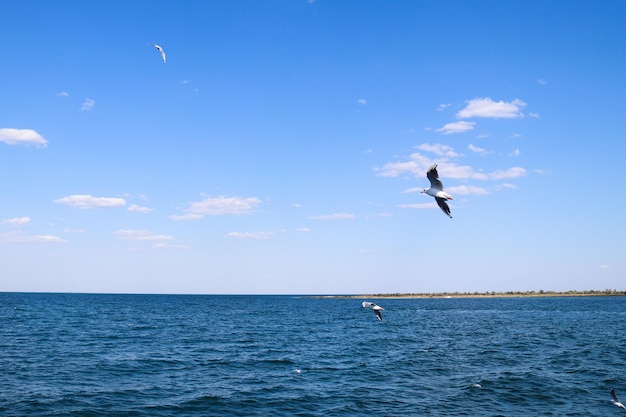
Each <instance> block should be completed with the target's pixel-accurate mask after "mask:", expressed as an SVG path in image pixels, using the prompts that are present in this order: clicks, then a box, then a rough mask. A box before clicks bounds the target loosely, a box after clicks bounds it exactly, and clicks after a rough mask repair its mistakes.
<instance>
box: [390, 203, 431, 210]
mask: <svg viewBox="0 0 626 417" xmlns="http://www.w3.org/2000/svg"><path fill="white" fill-rule="evenodd" d="M398 207H400V208H410V209H432V208H436V207H437V203H413V204H400V205H399V206H398Z"/></svg>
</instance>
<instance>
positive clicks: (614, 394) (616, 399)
mask: <svg viewBox="0 0 626 417" xmlns="http://www.w3.org/2000/svg"><path fill="white" fill-rule="evenodd" d="M611 397H613V400H612V401H613V404H615V405H616V406H618V407H619V408H623V409H624V410H626V406H624V404H622V403H621V402H620V400H619V398H617V394H616V393H615V388H611Z"/></svg>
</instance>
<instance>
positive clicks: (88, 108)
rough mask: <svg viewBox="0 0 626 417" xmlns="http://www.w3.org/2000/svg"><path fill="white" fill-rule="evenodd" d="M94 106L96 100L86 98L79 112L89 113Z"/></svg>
mask: <svg viewBox="0 0 626 417" xmlns="http://www.w3.org/2000/svg"><path fill="white" fill-rule="evenodd" d="M95 105H96V100H94V99H91V98H86V99H85V101H83V104H82V105H81V107H80V111H91V110H92V109H93V107H94V106H95Z"/></svg>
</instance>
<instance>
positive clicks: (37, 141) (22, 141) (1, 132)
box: [0, 128, 48, 148]
mask: <svg viewBox="0 0 626 417" xmlns="http://www.w3.org/2000/svg"><path fill="white" fill-rule="evenodd" d="M0 142H4V143H6V144H7V145H34V146H36V147H38V148H40V147H44V148H45V147H46V146H47V145H48V141H47V140H45V139H44V138H43V136H41V135H40V134H39V133H37V132H36V131H34V130H32V129H12V128H3V129H0Z"/></svg>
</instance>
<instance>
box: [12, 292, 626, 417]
mask: <svg viewBox="0 0 626 417" xmlns="http://www.w3.org/2000/svg"><path fill="white" fill-rule="evenodd" d="M362 301H371V302H375V303H377V304H379V305H380V306H382V307H383V308H384V311H383V312H382V314H383V321H379V320H378V319H377V317H376V315H375V314H374V312H373V311H372V310H371V309H366V308H362V307H361V302H362ZM611 388H615V390H616V391H617V394H618V396H619V395H620V394H622V397H623V399H624V400H626V297H618V296H614V297H600V296H596V297H536V298H531V297H523V298H448V299H445V298H437V299H434V298H433V299H375V298H368V299H354V298H329V297H308V296H287V295H280V296H269V295H258V296H255V295H233V296H228V295H120V294H111V295H108V294H39V293H0V415H2V416H42V417H44V416H264V417H267V416H271V417H279V416H290V417H291V416H365V415H370V416H373V415H375V416H381V417H382V416H614V415H625V416H626V410H622V409H620V408H618V407H616V406H615V405H614V404H612V402H611V397H610V394H609V393H610V390H611Z"/></svg>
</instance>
